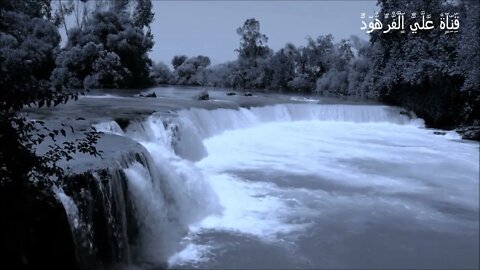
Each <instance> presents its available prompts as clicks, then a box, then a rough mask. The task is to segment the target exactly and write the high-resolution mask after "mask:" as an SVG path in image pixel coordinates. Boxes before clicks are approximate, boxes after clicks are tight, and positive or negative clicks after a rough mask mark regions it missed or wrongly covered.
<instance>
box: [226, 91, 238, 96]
mask: <svg viewBox="0 0 480 270" xmlns="http://www.w3.org/2000/svg"><path fill="white" fill-rule="evenodd" d="M235 95H237V93H235V92H228V93H227V96H235Z"/></svg>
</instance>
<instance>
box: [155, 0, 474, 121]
mask: <svg viewBox="0 0 480 270" xmlns="http://www.w3.org/2000/svg"><path fill="white" fill-rule="evenodd" d="M378 4H379V7H380V11H379V13H380V14H384V13H391V12H392V11H399V10H400V11H403V12H405V14H410V13H411V12H419V11H421V10H426V11H428V13H431V14H432V17H434V18H439V17H440V13H442V12H450V13H453V12H459V14H460V15H461V18H460V20H461V27H460V30H459V32H458V33H450V34H445V33H444V32H442V31H441V30H440V29H439V28H438V27H437V28H435V29H433V30H432V31H424V32H421V33H412V32H411V31H406V33H399V32H395V33H394V32H392V33H386V34H384V33H381V31H377V32H374V33H372V35H371V37H370V41H364V40H361V39H359V38H357V37H355V36H353V37H351V38H350V39H344V40H340V41H339V42H334V40H333V37H332V36H331V35H321V36H319V37H317V38H310V37H308V38H307V42H306V45H303V46H299V47H296V46H294V45H293V44H286V45H285V46H284V47H283V48H282V49H280V50H278V51H276V52H274V51H273V50H272V49H270V48H269V47H268V45H267V42H268V38H267V36H266V35H264V34H262V33H261V31H260V22H259V21H257V20H256V19H253V18H252V19H248V20H246V21H245V23H244V24H243V26H242V27H240V28H238V29H237V34H238V35H239V37H240V45H239V47H238V48H237V49H236V50H235V51H236V52H237V53H238V58H237V60H235V61H232V62H228V63H223V64H219V65H215V66H209V64H210V61H209V60H208V58H207V57H205V56H197V57H192V58H188V57H187V56H183V55H182V56H176V57H174V59H173V60H172V66H173V68H174V70H173V72H172V71H170V69H169V68H168V66H167V65H165V64H163V63H158V64H155V65H154V66H153V67H152V72H151V75H152V77H153V79H154V81H155V82H156V83H158V84H177V85H196V86H216V87H227V88H235V89H237V88H238V89H248V90H268V91H270V92H302V93H307V94H317V95H322V96H338V97H352V98H361V99H364V98H368V99H376V100H379V101H382V102H386V103H388V104H393V105H399V106H403V107H405V108H407V109H410V110H413V111H414V112H416V113H417V114H418V116H419V117H421V118H424V119H425V120H426V123H427V124H428V125H430V126H432V127H438V128H447V129H450V128H455V127H458V126H461V125H478V124H480V123H479V119H480V95H479V93H480V90H479V89H480V83H479V80H480V79H479V78H480V71H479V70H480V67H479V63H480V56H479V52H480V50H479V48H480V47H479V43H480V42H479V38H478V37H479V36H480V33H479V29H480V17H479V16H478V14H479V12H480V4H479V3H478V2H477V1H446V0H445V1H427V0H423V1H422V0H415V1H413V0H412V1H397V2H393V1H387V0H380V1H379V2H378ZM381 17H382V22H383V23H384V24H387V23H388V22H387V21H386V20H385V19H383V16H381ZM411 20H412V19H410V18H409V17H408V18H407V22H408V23H409V22H410V21H411ZM407 25H408V24H407Z"/></svg>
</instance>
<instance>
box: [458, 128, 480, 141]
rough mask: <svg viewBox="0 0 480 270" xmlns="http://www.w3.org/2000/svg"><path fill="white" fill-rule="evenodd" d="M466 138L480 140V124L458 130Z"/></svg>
mask: <svg viewBox="0 0 480 270" xmlns="http://www.w3.org/2000/svg"><path fill="white" fill-rule="evenodd" d="M456 131H457V132H458V134H460V135H461V136H462V139H464V140H473V141H480V126H466V127H461V128H458V129H457V130H456Z"/></svg>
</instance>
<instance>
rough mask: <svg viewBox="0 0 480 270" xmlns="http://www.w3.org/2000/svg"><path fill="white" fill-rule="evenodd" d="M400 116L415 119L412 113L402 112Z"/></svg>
mask: <svg viewBox="0 0 480 270" xmlns="http://www.w3.org/2000/svg"><path fill="white" fill-rule="evenodd" d="M400 114H401V115H405V116H407V117H408V118H410V119H412V118H413V117H412V114H411V113H410V112H408V111H400Z"/></svg>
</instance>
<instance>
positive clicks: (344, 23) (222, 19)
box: [150, 0, 377, 64]
mask: <svg viewBox="0 0 480 270" xmlns="http://www.w3.org/2000/svg"><path fill="white" fill-rule="evenodd" d="M374 10H377V7H376V1H375V0H371V1H341V0H337V1H258V0H257V1H227V0H225V1H178V0H177V1H165V0H157V1H154V12H155V21H154V22H153V23H152V32H153V34H154V36H155V46H154V47H153V50H152V52H151V53H150V56H151V58H152V59H153V60H154V61H159V60H161V61H163V62H166V63H169V62H170V60H171V59H172V57H173V56H174V55H178V54H185V55H188V56H195V55H199V54H201V55H206V56H209V57H210V59H211V60H212V63H214V64H217V63H221V62H225V61H229V60H234V59H235V58H236V53H235V52H234V50H235V48H237V47H238V45H239V36H238V35H237V34H236V29H237V28H238V27H240V26H241V25H242V24H243V22H244V21H245V20H246V19H248V18H252V17H253V18H256V19H257V20H259V21H260V30H261V32H262V33H264V34H266V35H267V37H268V45H269V46H270V47H271V48H273V49H274V50H277V49H279V48H281V47H283V46H284V45H285V44H286V43H287V42H292V43H293V44H295V45H303V44H305V38H306V37H307V36H312V37H316V36H319V35H326V34H329V33H331V34H332V35H333V36H334V38H335V40H336V41H338V40H340V39H342V38H348V37H350V36H351V35H357V36H359V37H361V38H364V39H367V38H368V37H367V35H366V34H365V31H362V30H360V27H361V19H360V13H361V12H366V13H367V14H372V13H373V11H374Z"/></svg>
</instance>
